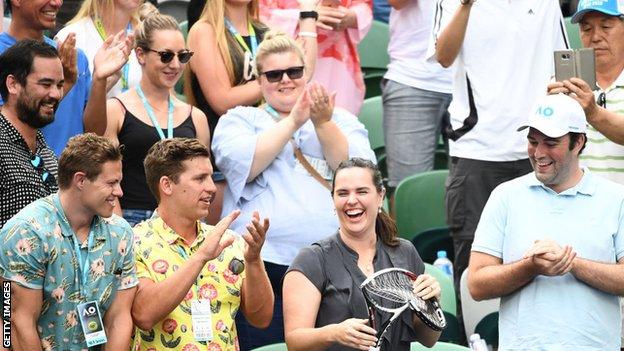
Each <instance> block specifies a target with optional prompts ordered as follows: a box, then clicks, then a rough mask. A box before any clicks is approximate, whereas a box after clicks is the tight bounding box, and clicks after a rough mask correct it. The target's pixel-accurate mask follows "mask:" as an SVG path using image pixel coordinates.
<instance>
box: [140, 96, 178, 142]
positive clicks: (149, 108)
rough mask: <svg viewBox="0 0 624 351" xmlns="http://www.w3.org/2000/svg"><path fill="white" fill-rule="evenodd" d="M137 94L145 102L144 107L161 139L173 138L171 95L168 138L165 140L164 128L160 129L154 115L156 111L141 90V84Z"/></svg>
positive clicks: (170, 100)
mask: <svg viewBox="0 0 624 351" xmlns="http://www.w3.org/2000/svg"><path fill="white" fill-rule="evenodd" d="M136 92H137V94H139V97H140V98H141V101H142V102H143V106H144V107H145V110H146V111H147V116H148V117H149V118H150V120H151V121H152V125H153V126H154V128H155V129H156V131H157V132H158V135H159V136H160V139H161V140H164V139H171V138H173V100H172V99H171V94H169V111H168V116H167V137H166V138H165V134H164V133H163V131H162V128H160V124H159V123H158V120H156V116H155V115H154V110H152V106H151V105H150V103H149V101H147V98H146V97H145V94H143V89H141V85H140V84H139V85H137V86H136Z"/></svg>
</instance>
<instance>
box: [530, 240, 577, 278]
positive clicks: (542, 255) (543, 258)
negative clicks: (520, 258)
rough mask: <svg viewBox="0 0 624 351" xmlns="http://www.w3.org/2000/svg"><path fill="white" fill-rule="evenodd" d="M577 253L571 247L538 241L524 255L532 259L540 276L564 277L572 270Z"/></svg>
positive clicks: (548, 241)
mask: <svg viewBox="0 0 624 351" xmlns="http://www.w3.org/2000/svg"><path fill="white" fill-rule="evenodd" d="M575 257H576V252H574V251H572V247H571V246H568V245H566V246H564V247H561V246H560V245H559V244H557V243H556V242H555V241H553V240H550V239H544V240H536V241H535V242H534V243H533V246H532V247H531V248H530V249H529V250H528V251H527V252H526V253H525V254H524V258H525V259H531V260H532V262H533V264H534V265H535V268H536V269H537V271H538V272H539V274H542V275H546V276H556V275H564V274H566V273H568V272H569V271H570V270H571V269H572V263H573V262H574V258H575Z"/></svg>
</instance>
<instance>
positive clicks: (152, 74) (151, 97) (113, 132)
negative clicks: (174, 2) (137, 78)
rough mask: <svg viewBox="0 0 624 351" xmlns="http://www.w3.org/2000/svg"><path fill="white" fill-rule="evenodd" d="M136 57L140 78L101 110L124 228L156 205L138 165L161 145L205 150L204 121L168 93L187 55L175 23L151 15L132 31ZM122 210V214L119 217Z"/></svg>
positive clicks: (162, 17) (206, 127) (141, 168)
mask: <svg viewBox="0 0 624 351" xmlns="http://www.w3.org/2000/svg"><path fill="white" fill-rule="evenodd" d="M135 39H136V49H135V50H136V56H137V59H138V61H139V64H140V65H141V69H142V78H141V82H140V84H139V85H138V86H137V87H136V88H134V89H130V90H128V91H126V92H125V93H122V94H120V95H118V96H117V97H115V98H113V99H110V100H109V101H108V103H107V106H106V112H107V116H108V117H107V118H108V123H107V128H106V134H105V135H106V136H107V137H108V138H110V139H113V140H115V141H118V142H119V143H120V144H122V145H124V149H123V151H122V152H123V180H122V182H121V187H122V190H123V192H124V196H123V197H122V198H121V199H120V205H121V206H120V207H117V208H116V213H118V214H120V215H123V217H124V218H125V219H126V220H127V221H128V222H129V223H130V225H135V224H136V223H138V222H140V221H142V220H144V219H147V218H149V217H150V216H151V215H152V212H153V211H154V209H155V208H156V199H155V198H154V196H153V195H152V194H151V192H150V191H149V188H148V186H147V183H146V181H145V170H144V168H143V159H144V158H145V155H146V154H147V151H148V150H149V148H150V147H151V146H152V145H154V144H155V143H156V142H158V141H159V140H161V139H165V138H172V137H186V138H197V139H199V141H201V142H202V143H204V144H205V145H206V146H209V145H210V132H209V130H208V123H207V121H206V116H205V115H204V113H203V112H201V111H200V110H199V109H196V108H194V107H192V106H191V105H189V104H187V103H185V102H183V101H180V100H178V99H177V98H176V96H175V94H174V93H173V87H174V85H175V84H176V82H177V81H178V79H179V78H180V76H181V75H182V71H183V70H184V67H185V65H186V63H188V61H189V60H190V58H191V56H193V53H192V52H191V51H189V50H188V49H187V48H186V45H185V43H184V37H183V36H182V32H180V30H179V28H178V23H177V22H176V21H175V19H174V18H173V17H171V16H167V15H161V14H154V15H152V16H149V17H147V18H146V19H145V20H144V21H143V22H142V23H141V24H140V25H139V27H138V28H137V30H136V31H135ZM122 210H123V211H122Z"/></svg>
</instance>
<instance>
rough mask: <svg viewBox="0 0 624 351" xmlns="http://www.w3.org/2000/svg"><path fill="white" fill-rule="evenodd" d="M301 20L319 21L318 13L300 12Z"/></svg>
mask: <svg viewBox="0 0 624 351" xmlns="http://www.w3.org/2000/svg"><path fill="white" fill-rule="evenodd" d="M299 18H300V19H304V18H314V20H315V21H316V20H318V12H316V11H301V12H299Z"/></svg>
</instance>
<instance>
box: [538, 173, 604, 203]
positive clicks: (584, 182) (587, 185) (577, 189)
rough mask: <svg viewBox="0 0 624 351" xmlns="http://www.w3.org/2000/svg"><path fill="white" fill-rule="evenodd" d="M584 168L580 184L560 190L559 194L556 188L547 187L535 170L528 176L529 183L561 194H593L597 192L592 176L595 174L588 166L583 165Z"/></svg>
mask: <svg viewBox="0 0 624 351" xmlns="http://www.w3.org/2000/svg"><path fill="white" fill-rule="evenodd" d="M582 169H583V177H582V178H581V180H580V181H579V182H578V184H576V185H575V186H573V187H571V188H570V189H567V190H564V191H562V192H560V193H559V194H557V193H555V191H554V190H552V189H551V188H549V187H547V186H546V185H544V184H543V183H542V182H540V181H539V180H538V179H537V177H536V176H535V172H532V173H531V175H530V176H529V177H528V182H527V185H528V186H529V187H541V188H542V189H544V190H546V191H548V192H551V193H553V194H556V195H561V196H565V195H568V196H574V195H577V194H583V195H588V196H592V195H594V193H595V192H596V183H595V182H593V181H592V178H593V177H594V175H593V174H592V173H591V172H590V171H589V169H588V168H587V167H582Z"/></svg>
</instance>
